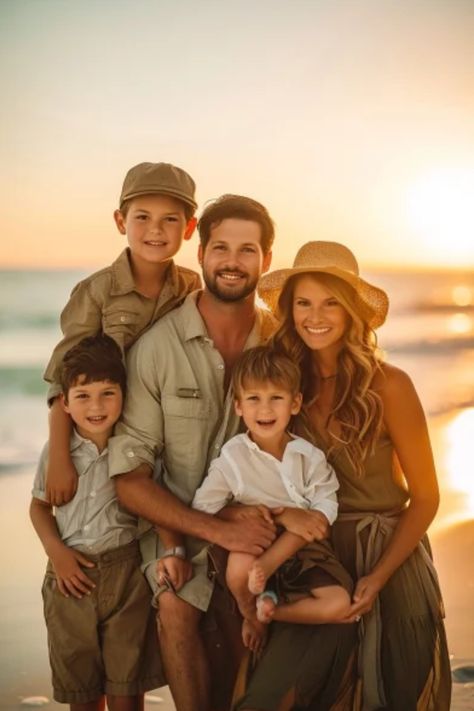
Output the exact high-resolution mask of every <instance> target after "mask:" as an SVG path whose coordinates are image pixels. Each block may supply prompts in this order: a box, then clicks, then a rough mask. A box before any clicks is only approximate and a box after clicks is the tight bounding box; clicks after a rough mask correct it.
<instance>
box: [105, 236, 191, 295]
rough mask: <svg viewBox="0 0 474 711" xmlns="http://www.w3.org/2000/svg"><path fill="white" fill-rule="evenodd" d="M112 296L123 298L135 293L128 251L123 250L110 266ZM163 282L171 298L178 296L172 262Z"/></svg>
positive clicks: (175, 274)
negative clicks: (171, 295) (168, 287)
mask: <svg viewBox="0 0 474 711" xmlns="http://www.w3.org/2000/svg"><path fill="white" fill-rule="evenodd" d="M111 269H112V287H111V289H110V294H111V295H112V296H123V295H124V294H130V293H131V292H132V291H136V286H135V279H134V278H133V273H132V265H131V264H130V249H129V248H128V247H127V248H126V249H124V250H123V252H121V253H120V254H119V256H118V257H117V259H116V260H115V262H113V264H112V267H111ZM164 282H167V283H168V284H169V285H170V288H171V291H172V293H173V296H178V295H179V277H178V269H177V267H176V264H175V263H174V262H173V260H171V261H170V263H169V265H168V268H167V269H166V272H165V278H164Z"/></svg>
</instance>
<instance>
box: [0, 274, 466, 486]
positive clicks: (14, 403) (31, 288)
mask: <svg viewBox="0 0 474 711" xmlns="http://www.w3.org/2000/svg"><path fill="white" fill-rule="evenodd" d="M87 273H88V272H85V271H72V270H67V271H66V270H65V271H46V270H44V271H43V270H42V271H34V270H30V271H27V270H21V271H19V270H18V271H15V270H11V271H7V270H4V271H1V272H0V334H1V338H0V344H1V345H0V473H1V472H2V471H9V472H11V471H13V470H15V469H22V470H24V469H25V467H28V468H30V467H31V468H32V469H33V467H34V465H35V463H36V460H37V458H38V455H39V452H40V449H41V447H42V445H43V442H44V441H45V439H46V437H47V428H48V425H47V408H46V404H45V393H46V385H45V383H44V382H43V380H42V373H43V370H44V368H45V365H46V363H47V361H48V358H49V356H50V353H51V351H52V348H53V346H54V345H55V343H56V342H57V341H58V340H59V338H60V329H59V314H60V312H61V309H62V307H63V305H64V304H65V303H66V301H67V298H68V295H69V293H70V291H71V289H72V287H73V286H74V285H75V284H76V283H77V282H78V281H79V280H80V279H81V278H83V277H84V276H85V275H86V274H87ZM365 276H366V277H367V278H368V279H369V280H371V281H372V282H373V283H375V284H378V285H379V286H382V287H383V288H385V289H386V290H387V292H388V294H389V296H390V312H389V317H388V320H387V323H386V324H385V325H384V326H383V327H382V328H381V329H380V330H379V332H378V337H379V345H380V347H381V348H382V349H383V350H384V351H385V353H386V356H387V359H388V360H390V362H392V363H394V364H395V365H399V366H400V367H402V368H403V369H405V370H406V371H407V372H408V373H409V374H410V375H411V377H412V378H413V380H414V382H415V384H416V386H417V389H418V392H419V394H420V397H421V400H422V403H423V406H424V408H425V411H426V413H427V415H428V418H429V420H430V422H432V421H433V420H434V418H437V417H438V418H439V417H441V416H443V415H446V414H449V413H455V412H459V411H463V412H468V413H474V367H473V364H474V272H472V271H466V272H452V271H451V272H448V271H438V272H413V271H412V272H408V271H405V272H402V271H397V272H395V271H392V272H382V271H378V272H372V273H370V274H366V275H365ZM464 418H465V419H466V415H464ZM471 425H472V431H471V433H470V437H471V439H472V438H474V415H471V416H469V418H468V420H467V421H465V422H464V424H463V425H462V427H461V429H460V431H461V432H464V431H465V430H466V428H467V429H468V430H469V429H470V427H471ZM463 428H464V429H463ZM443 452H444V449H443ZM443 456H444V455H443Z"/></svg>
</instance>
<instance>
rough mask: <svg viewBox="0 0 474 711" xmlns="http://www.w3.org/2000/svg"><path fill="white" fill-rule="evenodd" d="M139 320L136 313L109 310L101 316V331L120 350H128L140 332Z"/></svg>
mask: <svg viewBox="0 0 474 711" xmlns="http://www.w3.org/2000/svg"><path fill="white" fill-rule="evenodd" d="M140 325H141V324H140V318H139V314H138V313H137V312H136V311H131V310H128V309H124V308H121V309H117V308H114V309H109V310H107V311H104V313H103V314H102V330H103V332H104V333H106V334H107V335H108V336H110V337H111V338H113V339H114V341H116V342H117V343H118V344H119V345H120V346H121V347H122V348H128V347H129V346H130V345H131V344H132V343H133V341H134V340H135V338H136V337H137V335H138V333H139V332H140Z"/></svg>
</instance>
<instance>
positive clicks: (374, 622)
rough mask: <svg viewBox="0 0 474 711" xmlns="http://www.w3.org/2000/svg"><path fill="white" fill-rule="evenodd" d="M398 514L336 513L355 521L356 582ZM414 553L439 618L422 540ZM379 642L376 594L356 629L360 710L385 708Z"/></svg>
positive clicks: (341, 518)
mask: <svg viewBox="0 0 474 711" xmlns="http://www.w3.org/2000/svg"><path fill="white" fill-rule="evenodd" d="M401 513H402V512H401V511H385V512H383V513H375V512H365V511H363V512H359V511H350V512H349V511H344V512H341V513H339V515H338V518H337V520H338V521H355V522H356V529H355V536H356V572H357V579H360V578H362V577H364V576H365V575H369V573H371V571H372V570H373V569H374V567H375V565H376V563H377V562H378V561H379V560H380V558H381V556H382V553H383V552H384V550H385V549H386V548H387V545H388V542H389V540H390V538H391V537H392V535H393V532H394V530H395V528H396V527H397V524H398V520H399V518H400V514H401ZM366 529H368V538H367V543H366V544H365V546H364V545H363V543H362V532H363V531H365V530H366ZM364 547H365V553H364ZM415 552H417V553H418V554H419V556H420V558H421V563H422V564H421V565H417V571H418V574H419V575H420V576H421V578H422V581H423V588H424V590H425V592H426V594H427V598H428V604H429V607H430V609H431V610H432V612H433V614H438V615H439V613H440V604H441V609H442V603H441V597H440V592H439V583H438V576H437V573H436V570H435V568H434V565H433V561H432V560H431V556H430V553H429V551H428V550H427V548H426V544H425V541H424V540H423V539H422V540H421V541H420V542H419V543H418V545H417V547H416V548H415V550H414V551H413V553H412V554H411V555H413V554H414V553H415ZM442 614H443V613H442ZM381 641H382V618H381V614H380V600H379V596H378V595H377V597H376V598H375V601H374V604H373V606H372V609H371V610H370V612H367V613H366V614H365V615H364V616H363V618H362V620H361V622H360V626H359V654H358V671H359V677H360V678H362V680H363V686H362V711H375V709H380V708H385V706H386V696H385V691H384V686H383V677H382V663H381ZM362 670H363V675H362Z"/></svg>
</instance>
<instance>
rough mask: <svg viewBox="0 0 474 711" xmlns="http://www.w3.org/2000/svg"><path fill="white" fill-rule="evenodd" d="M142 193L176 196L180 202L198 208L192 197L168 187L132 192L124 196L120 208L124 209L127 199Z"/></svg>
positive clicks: (139, 195)
mask: <svg viewBox="0 0 474 711" xmlns="http://www.w3.org/2000/svg"><path fill="white" fill-rule="evenodd" d="M142 195H169V197H172V198H175V200H179V201H180V202H184V203H186V205H189V206H190V207H192V208H193V210H196V209H197V206H198V204H197V202H195V201H194V200H192V198H190V197H188V196H187V195H182V194H181V193H179V192H177V191H175V190H170V189H167V188H160V189H159V190H158V189H157V190H153V189H152V188H149V189H144V190H137V191H136V192H132V193H130V194H128V195H126V196H125V197H123V198H122V199H121V201H120V209H122V206H123V204H124V202H127V200H133V198H137V197H141V196H142Z"/></svg>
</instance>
